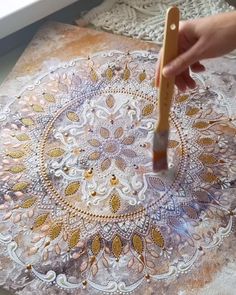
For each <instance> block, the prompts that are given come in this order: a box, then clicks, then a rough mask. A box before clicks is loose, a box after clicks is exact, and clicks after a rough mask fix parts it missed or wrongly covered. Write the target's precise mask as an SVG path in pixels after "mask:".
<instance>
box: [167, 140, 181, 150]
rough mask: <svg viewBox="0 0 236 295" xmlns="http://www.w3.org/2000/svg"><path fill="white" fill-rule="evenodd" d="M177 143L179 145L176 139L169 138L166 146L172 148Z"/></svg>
mask: <svg viewBox="0 0 236 295" xmlns="http://www.w3.org/2000/svg"><path fill="white" fill-rule="evenodd" d="M178 145H179V142H178V141H177V140H173V139H170V140H169V141H168V148H170V149H173V148H175V147H177V146H178Z"/></svg>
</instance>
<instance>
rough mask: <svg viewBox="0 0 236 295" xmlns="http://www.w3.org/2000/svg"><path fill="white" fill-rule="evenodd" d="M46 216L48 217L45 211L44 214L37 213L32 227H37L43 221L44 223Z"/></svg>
mask: <svg viewBox="0 0 236 295" xmlns="http://www.w3.org/2000/svg"><path fill="white" fill-rule="evenodd" d="M47 218H48V213H45V214H42V215H39V216H38V217H37V218H36V219H35V221H34V226H33V227H34V228H38V227H40V226H42V225H43V224H44V223H45V221H46V220H47Z"/></svg>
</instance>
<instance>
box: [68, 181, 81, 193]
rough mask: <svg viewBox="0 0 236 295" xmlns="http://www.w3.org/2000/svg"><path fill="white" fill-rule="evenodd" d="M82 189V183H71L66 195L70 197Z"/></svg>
mask: <svg viewBox="0 0 236 295" xmlns="http://www.w3.org/2000/svg"><path fill="white" fill-rule="evenodd" d="M79 187H80V183H79V182H78V181H74V182H71V183H70V184H68V186H67V187H66V189H65V195H66V196H70V195H73V194H75V193H76V192H77V191H78V189H79Z"/></svg>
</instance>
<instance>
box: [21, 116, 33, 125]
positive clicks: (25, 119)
mask: <svg viewBox="0 0 236 295" xmlns="http://www.w3.org/2000/svg"><path fill="white" fill-rule="evenodd" d="M21 122H22V123H23V124H24V125H25V126H32V125H34V121H33V120H32V119H31V118H22V119H21Z"/></svg>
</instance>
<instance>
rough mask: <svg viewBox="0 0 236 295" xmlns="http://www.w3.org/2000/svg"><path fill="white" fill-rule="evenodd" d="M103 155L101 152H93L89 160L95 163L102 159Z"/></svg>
mask: <svg viewBox="0 0 236 295" xmlns="http://www.w3.org/2000/svg"><path fill="white" fill-rule="evenodd" d="M100 155H101V153H99V152H93V153H92V154H90V155H89V157H88V158H89V160H92V161H95V160H98V159H99V158H100Z"/></svg>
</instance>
